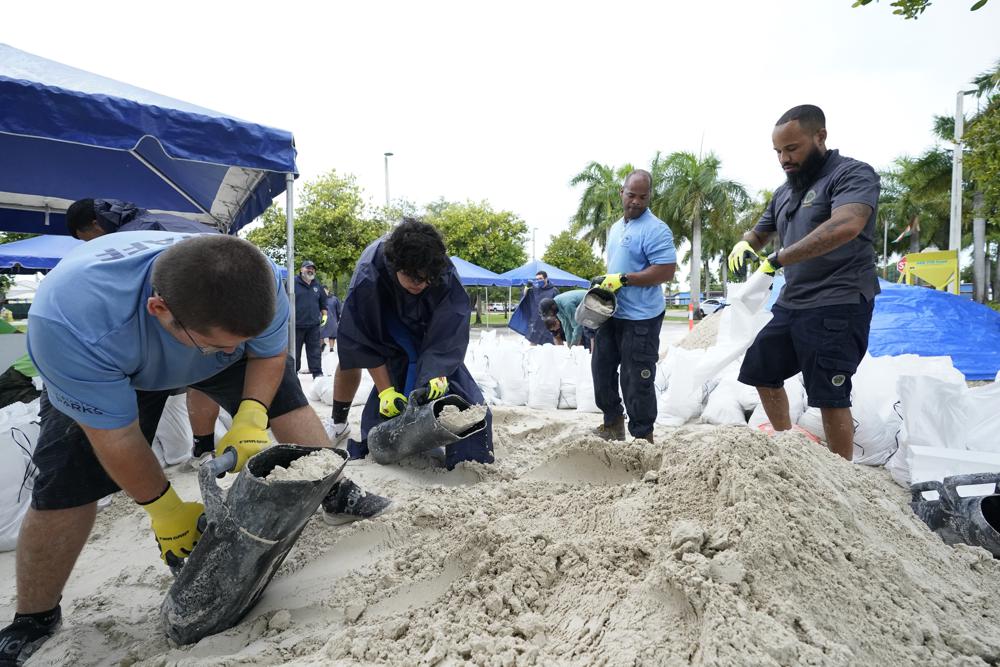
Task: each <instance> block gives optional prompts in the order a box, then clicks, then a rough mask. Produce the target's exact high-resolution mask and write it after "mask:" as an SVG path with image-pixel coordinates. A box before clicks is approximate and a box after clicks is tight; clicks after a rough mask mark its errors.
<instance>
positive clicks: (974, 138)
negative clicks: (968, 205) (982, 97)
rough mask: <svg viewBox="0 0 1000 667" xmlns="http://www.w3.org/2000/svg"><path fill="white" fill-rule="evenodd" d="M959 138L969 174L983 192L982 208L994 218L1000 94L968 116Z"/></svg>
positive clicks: (998, 207)
mask: <svg viewBox="0 0 1000 667" xmlns="http://www.w3.org/2000/svg"><path fill="white" fill-rule="evenodd" d="M963 140H964V143H965V145H966V146H967V147H968V152H967V154H966V156H965V165H966V167H968V170H969V176H970V178H971V179H972V180H973V181H975V184H976V190H977V191H978V192H981V193H982V195H983V206H984V208H985V210H986V211H987V212H989V213H991V214H992V217H994V218H995V216H996V214H997V212H998V211H1000V95H997V96H995V97H994V98H993V99H992V100H991V101H990V103H989V105H988V106H987V107H986V108H985V109H984V110H983V111H982V112H981V113H979V114H978V115H977V116H976V117H975V118H974V119H972V121H971V122H970V123H969V130H968V132H967V133H966V134H965V136H964V137H963Z"/></svg>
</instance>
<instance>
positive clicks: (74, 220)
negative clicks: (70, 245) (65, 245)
mask: <svg viewBox="0 0 1000 667" xmlns="http://www.w3.org/2000/svg"><path fill="white" fill-rule="evenodd" d="M96 223H97V213H96V212H95V211H94V200H93V199H79V200H77V201H75V202H73V203H72V204H70V205H69V208H68V209H66V228H67V229H69V235H70V236H72V237H73V238H75V239H78V238H80V237H79V236H78V234H79V233H80V231H81V230H84V229H86V228H88V227H90V226H91V225H93V224H96Z"/></svg>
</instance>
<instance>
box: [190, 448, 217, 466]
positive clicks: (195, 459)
mask: <svg viewBox="0 0 1000 667" xmlns="http://www.w3.org/2000/svg"><path fill="white" fill-rule="evenodd" d="M214 455H215V448H214V447H213V446H212V445H209V444H205V445H201V444H199V443H197V442H196V443H194V447H192V448H191V459H190V460H189V461H188V463H189V464H190V465H191V467H192V468H200V467H201V464H202V463H204V462H205V461H207V460H209V459H210V458H212V457H213V456H214Z"/></svg>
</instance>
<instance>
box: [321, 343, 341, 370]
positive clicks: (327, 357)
mask: <svg viewBox="0 0 1000 667" xmlns="http://www.w3.org/2000/svg"><path fill="white" fill-rule="evenodd" d="M319 363H320V368H321V369H323V375H333V374H334V373H336V372H337V364H338V363H340V355H338V354H337V350H330V348H329V347H324V348H323V354H322V356H321V357H320V358H319Z"/></svg>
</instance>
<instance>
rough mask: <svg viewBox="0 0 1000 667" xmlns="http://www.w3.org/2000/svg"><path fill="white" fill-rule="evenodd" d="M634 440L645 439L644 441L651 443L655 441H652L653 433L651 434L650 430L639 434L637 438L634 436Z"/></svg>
mask: <svg viewBox="0 0 1000 667" xmlns="http://www.w3.org/2000/svg"><path fill="white" fill-rule="evenodd" d="M636 440H645V441H646V442H648V443H649V444H651V445H654V444H656V443H655V442H653V434H652V432H650V433H649V434H647V435H640V436H639V437H638V438H636Z"/></svg>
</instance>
